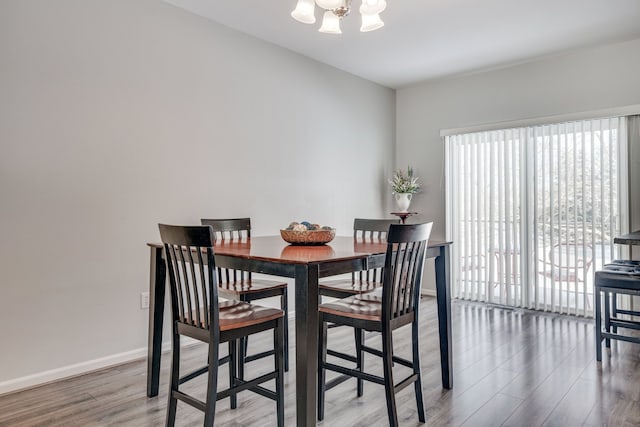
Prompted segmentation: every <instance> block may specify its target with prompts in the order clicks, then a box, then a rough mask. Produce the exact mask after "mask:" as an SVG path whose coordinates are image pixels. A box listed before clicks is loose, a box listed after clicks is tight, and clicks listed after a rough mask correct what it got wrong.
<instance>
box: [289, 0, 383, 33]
mask: <svg viewBox="0 0 640 427" xmlns="http://www.w3.org/2000/svg"><path fill="white" fill-rule="evenodd" d="M316 5H317V6H318V7H319V8H320V9H321V10H323V11H324V14H323V16H322V25H321V26H320V29H319V30H318V31H320V32H321V33H328V34H341V33H342V31H341V30H340V20H341V19H342V18H343V17H345V16H347V15H348V14H349V12H350V11H351V0H298V3H297V4H296V8H295V9H294V10H293V12H291V16H292V17H293V19H295V20H296V21H300V22H302V23H304V24H314V23H315V22H316V16H315V12H316ZM386 7H387V2H386V0H362V4H361V5H360V16H361V18H362V25H361V26H360V31H362V32H363V33H364V32H367V31H373V30H377V29H378V28H380V27H382V26H384V22H382V19H380V12H382V11H383V10H385V8H386Z"/></svg>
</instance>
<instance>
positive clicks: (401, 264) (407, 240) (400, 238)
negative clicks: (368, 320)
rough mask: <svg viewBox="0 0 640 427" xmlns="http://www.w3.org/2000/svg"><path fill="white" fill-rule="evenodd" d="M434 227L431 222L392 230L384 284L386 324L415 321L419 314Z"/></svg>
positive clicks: (396, 225) (383, 317)
mask: <svg viewBox="0 0 640 427" xmlns="http://www.w3.org/2000/svg"><path fill="white" fill-rule="evenodd" d="M432 226H433V223H432V222H430V223H427V224H393V225H391V226H390V228H389V235H388V236H387V255H386V259H385V267H384V279H383V281H382V320H383V322H392V321H393V320H394V319H398V318H402V317H404V318H406V319H407V320H412V319H413V316H414V315H415V314H416V313H417V311H418V305H419V301H420V287H421V286H422V272H423V268H424V260H425V256H426V254H427V246H428V242H429V236H430V235H431V227H432Z"/></svg>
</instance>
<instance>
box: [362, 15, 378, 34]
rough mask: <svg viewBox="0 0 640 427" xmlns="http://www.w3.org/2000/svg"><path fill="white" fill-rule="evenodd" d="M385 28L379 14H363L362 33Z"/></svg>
mask: <svg viewBox="0 0 640 427" xmlns="http://www.w3.org/2000/svg"><path fill="white" fill-rule="evenodd" d="M383 26H384V22H382V19H380V15H379V14H377V13H374V14H364V13H363V14H362V26H361V27H360V31H362V32H363V33H366V32H367V31H373V30H377V29H378V28H381V27H383Z"/></svg>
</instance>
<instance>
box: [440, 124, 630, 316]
mask: <svg viewBox="0 0 640 427" xmlns="http://www.w3.org/2000/svg"><path fill="white" fill-rule="evenodd" d="M624 126H625V121H624V119H622V118H607V119H600V120H588V121H580V122H571V123H561V124H552V125H544V126H534V127H523V128H515V129H504V130H493V131H486V132H475V133H467V134H460V135H452V136H448V137H447V138H446V144H447V149H446V152H447V233H448V238H449V239H451V240H452V241H453V242H454V245H453V247H452V253H453V256H452V260H453V265H452V282H453V285H454V296H456V297H458V298H464V299H470V300H476V301H486V302H492V303H496V304H501V305H508V306H515V307H527V308H535V309H542V310H548V311H554V312H561V313H571V314H578V315H591V311H592V307H593V272H594V271H595V269H597V268H599V267H600V266H602V264H603V263H604V262H608V261H610V260H611V259H613V258H615V257H616V256H617V252H616V250H617V248H616V247H615V246H614V245H613V243H612V242H613V237H615V235H617V234H620V233H621V232H622V231H626V230H624V228H625V226H624V224H626V219H625V218H624V212H626V208H625V207H624V206H622V204H623V202H624V201H626V200H627V197H626V178H625V179H621V176H624V177H626V160H623V159H626V143H625V141H623V140H624V139H625V136H626V132H625V130H624Z"/></svg>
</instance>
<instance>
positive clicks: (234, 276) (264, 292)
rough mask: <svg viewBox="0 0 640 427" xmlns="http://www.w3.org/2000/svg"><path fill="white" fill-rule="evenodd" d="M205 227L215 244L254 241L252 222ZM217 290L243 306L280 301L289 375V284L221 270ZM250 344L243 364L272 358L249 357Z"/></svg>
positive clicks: (214, 221)
mask: <svg viewBox="0 0 640 427" xmlns="http://www.w3.org/2000/svg"><path fill="white" fill-rule="evenodd" d="M200 222H201V224H202V225H208V226H210V227H211V228H212V229H213V232H214V234H213V235H214V242H216V241H225V240H237V241H242V240H248V239H251V218H231V219H204V218H203V219H201V220H200ZM218 286H219V293H220V296H222V297H224V298H229V299H234V300H238V301H242V302H251V301H255V300H259V299H264V298H270V297H280V308H281V309H282V310H283V311H284V312H285V318H284V328H285V329H284V348H285V353H284V370H285V371H286V372H288V371H289V320H288V318H289V310H288V296H287V283H286V282H280V281H275V280H263V279H254V278H253V277H252V275H251V272H246V271H240V270H232V269H227V268H220V267H218ZM247 343H248V340H242V346H241V347H240V360H241V361H245V362H251V361H253V360H257V359H260V358H262V357H266V356H270V355H271V354H273V351H266V352H261V353H257V354H252V355H247V345H248V344H247ZM239 369H240V377H241V378H242V376H243V374H244V364H243V363H241V364H240V365H239Z"/></svg>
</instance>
